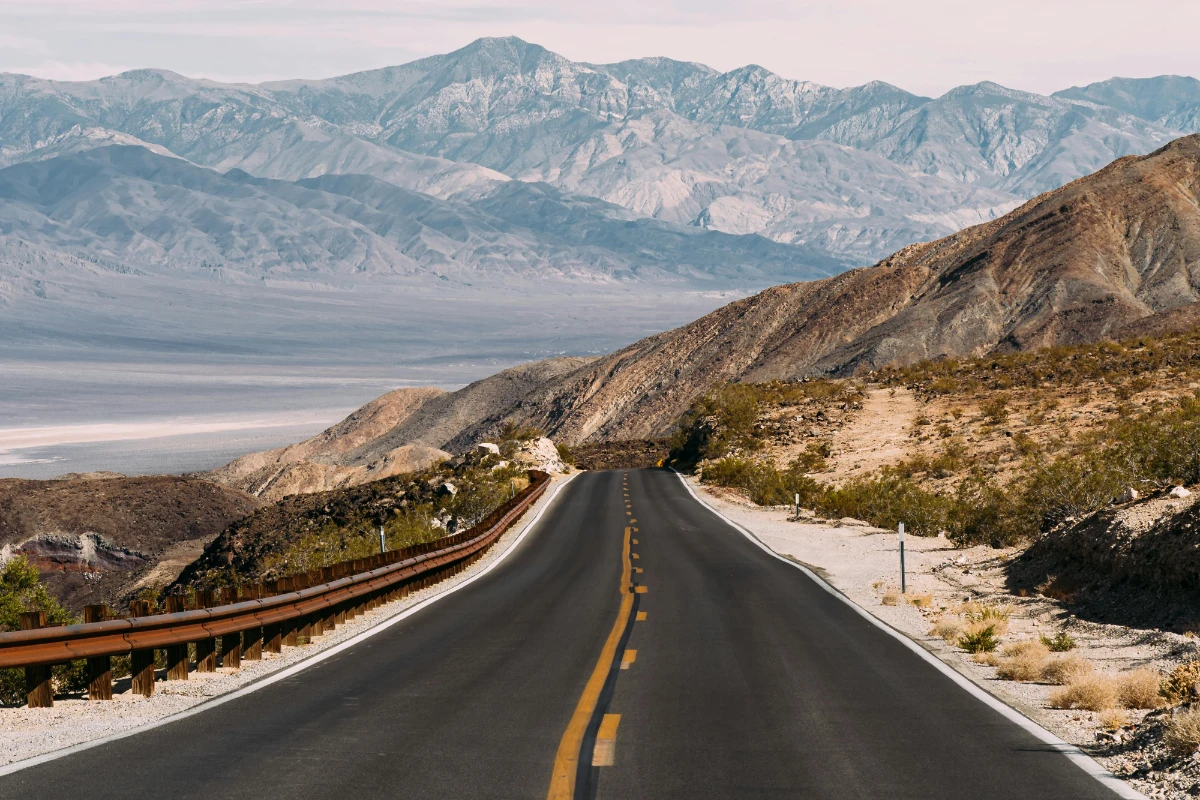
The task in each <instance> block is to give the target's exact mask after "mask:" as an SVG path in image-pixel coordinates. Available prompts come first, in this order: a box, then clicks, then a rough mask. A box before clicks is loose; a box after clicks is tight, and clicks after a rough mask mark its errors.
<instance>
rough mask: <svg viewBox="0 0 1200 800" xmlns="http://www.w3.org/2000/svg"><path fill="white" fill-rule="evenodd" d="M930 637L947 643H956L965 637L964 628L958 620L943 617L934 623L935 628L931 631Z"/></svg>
mask: <svg viewBox="0 0 1200 800" xmlns="http://www.w3.org/2000/svg"><path fill="white" fill-rule="evenodd" d="M929 635H930V636H937V637H938V638H940V639H942V640H943V641H945V642H946V643H952V642H956V641H958V638H959V637H960V636H962V635H963V626H962V623H961V622H959V621H958V620H956V619H951V618H948V617H942V618H941V619H939V620H938V621H937V622H935V623H934V625H933V628H931V629H930V631H929Z"/></svg>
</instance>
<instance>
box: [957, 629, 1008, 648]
mask: <svg viewBox="0 0 1200 800" xmlns="http://www.w3.org/2000/svg"><path fill="white" fill-rule="evenodd" d="M958 646H959V647H961V648H962V649H963V650H966V651H967V652H968V653H991V652H992V651H994V650H995V649H996V648H997V647H999V646H1000V640H999V639H997V638H996V626H995V625H988V626H987V627H984V628H981V629H980V630H978V631H975V632H973V633H964V634H963V635H962V636H960V637H958Z"/></svg>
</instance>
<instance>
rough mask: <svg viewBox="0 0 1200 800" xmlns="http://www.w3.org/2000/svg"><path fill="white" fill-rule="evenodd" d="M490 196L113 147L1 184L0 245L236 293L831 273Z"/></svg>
mask: <svg viewBox="0 0 1200 800" xmlns="http://www.w3.org/2000/svg"><path fill="white" fill-rule="evenodd" d="M490 186H491V188H490V190H489V191H481V192H480V193H477V195H476V196H475V197H474V198H473V199H471V200H469V201H467V200H438V199H436V198H434V197H432V196H430V195H426V194H421V193H419V192H414V191H409V190H406V189H402V188H400V187H398V186H396V185H394V184H392V183H388V182H386V181H383V180H379V179H376V178H373V177H369V176H366V175H325V176H322V177H318V178H306V179H303V180H300V181H296V182H290V181H276V180H270V179H265V178H256V177H253V176H251V175H249V174H247V173H245V172H243V171H241V170H239V169H234V170H230V171H229V172H227V173H225V174H223V175H222V174H221V173H218V172H214V171H213V170H210V169H205V168H203V167H197V166H195V165H193V164H190V163H188V162H187V161H184V160H182V159H177V158H169V157H164V156H160V155H157V154H155V153H151V152H150V151H148V150H146V149H145V148H143V147H136V146H110V147H102V148H97V149H95V150H89V151H86V152H80V153H72V154H70V155H65V156H60V157H57V158H52V159H47V160H44V161H37V162H29V163H23V164H17V165H14V166H11V167H8V168H6V169H3V170H0V233H2V234H4V235H5V236H9V237H14V238H17V239H20V240H22V241H24V242H27V243H30V244H32V245H34V246H37V247H41V248H50V249H54V250H57V251H60V252H65V253H70V254H72V255H75V256H78V257H82V258H84V259H87V260H89V261H96V262H101V261H108V262H115V263H118V264H121V265H125V266H126V267H127V268H131V269H134V270H138V269H142V270H161V269H166V270H168V271H171V272H174V273H175V274H185V273H189V272H191V273H199V274H208V273H211V272H213V271H219V272H220V273H222V274H223V275H224V276H226V279H227V280H228V279H233V280H238V279H240V280H246V281H257V280H262V279H264V278H265V277H267V276H276V277H287V278H288V279H291V280H306V281H317V282H321V281H328V280H335V279H341V280H344V279H346V278H355V279H359V280H363V279H368V278H370V277H371V276H380V277H386V276H422V275H424V276H428V277H431V278H435V279H437V278H440V279H443V280H446V279H453V280H458V281H462V282H467V283H470V282H475V281H483V282H488V281H489V280H490V281H492V282H495V281H498V280H502V279H503V278H504V277H505V276H510V277H524V278H528V279H536V280H542V281H545V280H553V279H559V280H564V281H571V280H576V281H577V280H583V281H590V282H596V281H614V280H620V279H640V280H643V281H651V282H653V281H658V282H667V283H671V282H675V283H685V284H700V285H711V284H713V283H719V284H729V283H738V282H747V283H760V284H761V283H764V282H765V283H770V282H774V281H777V280H779V279H780V278H784V277H785V276H790V277H793V278H812V277H819V276H821V275H828V274H832V273H834V272H837V271H840V269H841V268H842V267H841V265H839V264H838V262H836V261H834V260H832V259H830V258H828V257H826V256H823V255H821V254H820V253H814V252H810V251H808V250H805V249H804V248H801V247H796V246H789V245H782V244H776V243H774V242H771V241H769V240H767V239H764V238H762V237H759V236H730V235H727V234H723V233H717V232H709V231H702V230H697V229H695V228H686V227H681V226H677V225H671V224H669V223H664V222H658V221H655V220H648V219H640V218H638V217H636V216H635V215H633V214H631V213H630V212H629V211H626V210H625V209H624V208H621V207H620V206H615V205H611V204H608V203H605V202H603V201H601V200H597V199H595V198H591V197H585V196H578V195H571V194H569V193H566V192H563V191H562V190H560V189H556V188H554V187H552V186H549V185H546V184H539V183H526V182H519V181H494V182H491V184H490ZM0 263H2V261H0ZM19 277H20V274H18V273H9V274H5V273H3V272H0V278H5V279H8V280H10V281H11V280H16V279H17V278H19ZM54 277H55V276H54V275H53V274H46V275H43V276H42V278H43V279H44V280H45V279H48V280H53V279H54Z"/></svg>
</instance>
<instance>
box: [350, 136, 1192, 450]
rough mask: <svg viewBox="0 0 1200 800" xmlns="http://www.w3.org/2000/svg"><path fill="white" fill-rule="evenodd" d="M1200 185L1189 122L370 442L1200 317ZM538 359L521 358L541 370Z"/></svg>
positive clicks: (575, 418) (574, 430)
mask: <svg viewBox="0 0 1200 800" xmlns="http://www.w3.org/2000/svg"><path fill="white" fill-rule="evenodd" d="M1198 196H1200V135H1193V136H1189V137H1185V138H1182V139H1179V140H1177V141H1175V142H1172V143H1171V144H1170V145H1168V146H1166V147H1163V148H1162V149H1160V150H1158V151H1156V152H1154V153H1152V154H1150V155H1148V156H1145V157H1140V158H1139V157H1127V158H1123V159H1120V160H1118V161H1116V162H1114V163H1113V164H1111V165H1110V166H1108V167H1106V168H1105V169H1103V170H1101V171H1100V172H1098V173H1096V174H1095V175H1091V176H1088V177H1086V178H1081V179H1079V180H1077V181H1075V182H1073V183H1071V184H1069V185H1067V186H1065V187H1063V188H1061V189H1057V190H1055V191H1053V192H1048V193H1046V194H1044V195H1041V196H1040V197H1038V198H1036V199H1034V200H1032V201H1030V202H1029V203H1026V204H1025V205H1023V206H1022V207H1021V208H1018V209H1016V210H1015V211H1013V212H1011V213H1009V214H1007V215H1005V216H1004V217H1002V218H1001V219H998V220H995V221H992V222H989V223H986V224H983V225H978V226H975V227H972V228H968V229H966V230H964V231H962V232H960V233H958V234H955V235H953V236H950V237H947V238H945V239H941V240H938V241H935V242H929V243H923V244H916V245H911V246H909V247H906V248H904V249H903V250H901V251H899V252H897V253H895V254H893V255H892V256H890V257H889V258H887V259H884V260H883V261H881V262H880V263H879V264H876V265H875V266H873V267H868V268H863V269H857V270H852V271H850V272H847V273H844V274H842V275H838V276H836V277H832V278H828V279H825V280H822V281H814V282H809V283H797V284H791V285H787V286H776V287H773V288H771V289H768V290H766V291H764V292H762V293H760V294H757V295H755V296H753V297H748V298H745V299H742V300H738V301H736V302H734V303H731V304H729V305H727V306H724V307H722V308H720V309H717V310H716V311H714V312H712V313H711V314H708V315H707V316H705V317H702V318H701V319H698V320H696V321H695V322H693V323H691V324H688V325H685V326H683V327H680V328H677V329H675V330H671V331H667V332H665V333H661V334H657V335H654V336H650V337H648V338H645V339H643V340H641V341H639V342H636V343H634V344H632V345H630V346H628V347H625V348H622V349H620V350H618V351H616V352H614V353H612V354H611V355H608V356H606V357H604V358H600V359H596V360H593V361H590V362H588V363H586V364H583V365H582V366H579V367H578V368H576V369H574V370H572V371H570V372H567V373H566V374H563V375H560V376H558V377H551V378H547V379H546V380H544V381H541V382H538V383H536V384H534V385H526V386H524V387H523V390H522V391H521V392H519V393H518V396H516V397H511V396H501V395H499V394H498V393H496V392H491V393H490V394H489V395H488V396H489V397H495V398H498V399H497V401H496V402H494V403H492V404H490V405H487V406H486V407H480V408H474V409H473V410H472V413H471V414H458V415H456V416H454V417H450V416H449V415H445V414H443V415H436V414H433V415H431V414H430V413H429V412H430V411H432V410H434V409H435V408H436V407H437V406H434V405H433V404H432V403H431V404H429V405H426V406H424V407H423V408H422V410H421V414H419V415H413V416H412V417H410V418H409V419H406V420H405V421H404V423H403V424H402V425H400V426H398V427H397V428H396V429H394V430H393V431H391V432H389V433H388V434H385V435H384V436H382V437H380V439H379V444H377V445H363V446H360V449H362V450H363V451H366V452H371V453H378V452H382V451H384V450H386V449H389V448H394V447H397V446H399V445H400V444H402V443H404V442H407V441H413V442H421V443H425V444H430V445H434V446H437V447H441V448H444V449H447V450H450V451H451V452H454V451H461V450H463V449H465V448H467V447H469V446H471V445H472V444H473V443H474V442H476V441H479V440H481V439H485V438H487V437H489V436H494V435H495V433H496V431H497V430H498V429H499V428H500V427H501V426H502V425H504V424H506V423H514V424H520V425H532V426H536V427H539V428H542V429H543V430H545V431H547V432H548V433H549V434H550V435H552V436H554V437H556V438H557V439H560V440H562V441H565V442H567V443H571V444H575V443H581V442H589V441H604V440H612V439H640V438H645V437H652V436H661V435H663V434H665V433H667V432H669V430H670V429H671V427H672V425H673V424H674V423H675V422H676V420H678V418H679V417H680V415H681V414H682V413H683V412H684V411H685V410H686V409H687V408H688V407H689V406H690V404H691V403H692V402H693V401H694V400H695V399H696V398H697V397H699V396H700V395H702V394H703V393H704V392H706V391H707V390H708V389H710V388H711V387H713V386H714V385H717V384H719V383H722V382H726V381H764V380H772V379H792V378H798V377H802V376H811V375H821V374H834V375H842V376H845V375H852V374H854V373H856V372H858V371H861V370H870V369H875V368H878V367H882V366H884V365H890V364H905V363H911V362H914V361H917V360H920V359H926V358H939V357H954V356H966V355H977V354H986V353H989V352H996V351H1012V350H1029V349H1033V348H1038V347H1045V346H1049V345H1057V344H1079V343H1087V342H1096V341H1100V340H1102V339H1105V338H1109V337H1111V338H1120V337H1124V336H1131V335H1140V334H1141V333H1143V332H1156V333H1162V332H1166V331H1170V330H1175V329H1182V328H1191V327H1194V326H1195V324H1196V320H1197V319H1198V318H1200V311H1198V309H1200V208H1198V206H1197V202H1196V198H1197V197H1198ZM533 367H536V365H530V369H528V370H527V372H526V374H529V375H535V374H538V373H537V370H536V369H533ZM502 380H503V373H502V374H500V375H496V376H493V377H492V378H488V379H485V380H484V381H480V382H479V383H478V384H476V389H475V391H476V392H479V391H481V388H482V387H486V386H488V385H489V383H490V382H497V381H502ZM466 391H467V390H462V392H463V393H465V392H466ZM454 397H455V395H445V396H441V397H440V398H439V401H440V402H441V403H443V404H449V403H450V401H452V400H453V399H454Z"/></svg>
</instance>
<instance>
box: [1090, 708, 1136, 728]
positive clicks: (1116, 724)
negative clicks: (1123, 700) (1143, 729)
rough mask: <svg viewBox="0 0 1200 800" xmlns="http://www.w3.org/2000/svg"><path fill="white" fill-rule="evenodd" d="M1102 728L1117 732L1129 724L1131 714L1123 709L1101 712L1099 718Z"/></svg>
mask: <svg viewBox="0 0 1200 800" xmlns="http://www.w3.org/2000/svg"><path fill="white" fill-rule="evenodd" d="M1097 721H1099V723H1100V727H1101V728H1103V729H1104V730H1106V731H1116V730H1120V729H1121V728H1124V727H1125V726H1126V725H1128V724H1129V712H1128V711H1126V710H1125V709H1123V708H1109V709H1105V710H1104V711H1101V712H1100V716H1099V717H1098V718H1097Z"/></svg>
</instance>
